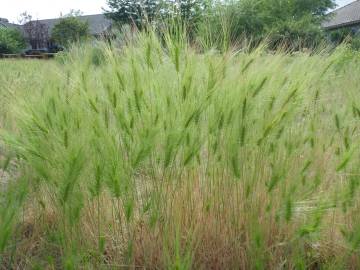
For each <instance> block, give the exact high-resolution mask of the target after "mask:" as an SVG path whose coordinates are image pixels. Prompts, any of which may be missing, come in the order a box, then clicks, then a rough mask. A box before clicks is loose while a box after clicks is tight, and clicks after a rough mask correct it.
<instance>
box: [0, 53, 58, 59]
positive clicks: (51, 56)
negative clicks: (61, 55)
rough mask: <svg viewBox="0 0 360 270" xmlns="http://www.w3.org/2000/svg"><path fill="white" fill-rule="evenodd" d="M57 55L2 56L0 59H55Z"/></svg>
mask: <svg viewBox="0 0 360 270" xmlns="http://www.w3.org/2000/svg"><path fill="white" fill-rule="evenodd" d="M55 55H56V53H41V54H37V55H27V54H0V58H13V59H14V58H15V59H19V58H21V59H44V60H46V59H51V58H54V57H55Z"/></svg>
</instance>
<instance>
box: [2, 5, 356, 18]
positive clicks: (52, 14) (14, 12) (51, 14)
mask: <svg viewBox="0 0 360 270" xmlns="http://www.w3.org/2000/svg"><path fill="white" fill-rule="evenodd" d="M352 1H353V0H337V4H338V5H339V6H343V5H346V4H348V3H350V2H352ZM0 6H1V8H0V18H7V19H9V21H10V22H15V23H17V22H18V20H19V17H20V16H19V15H20V14H21V13H22V12H24V11H27V12H28V13H29V14H31V15H32V16H33V19H50V18H56V17H59V16H60V14H61V13H62V14H66V13H68V12H69V11H70V10H71V9H75V10H81V11H82V12H83V13H84V15H89V14H97V13H102V8H105V7H106V0H0Z"/></svg>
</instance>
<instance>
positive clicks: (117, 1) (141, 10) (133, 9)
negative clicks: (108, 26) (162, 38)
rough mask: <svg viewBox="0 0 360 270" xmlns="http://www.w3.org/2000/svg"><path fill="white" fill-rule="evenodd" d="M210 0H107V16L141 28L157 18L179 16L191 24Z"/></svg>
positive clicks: (121, 23) (120, 22) (119, 22)
mask: <svg viewBox="0 0 360 270" xmlns="http://www.w3.org/2000/svg"><path fill="white" fill-rule="evenodd" d="M210 2H211V1H210V0H107V4H108V7H109V9H108V10H107V11H106V13H107V16H108V17H109V18H110V19H112V20H113V21H115V22H116V23H118V24H119V25H123V24H130V25H136V26H137V27H138V28H139V29H141V28H143V27H144V25H146V24H148V23H153V22H154V21H156V20H163V19H166V18H169V17H170V18H173V17H178V18H181V19H182V20H183V21H185V22H187V23H188V24H189V25H192V24H194V23H196V22H197V21H198V20H199V19H200V17H201V15H202V14H203V13H204V11H205V9H206V8H208V7H209V6H210V4H209V3H210Z"/></svg>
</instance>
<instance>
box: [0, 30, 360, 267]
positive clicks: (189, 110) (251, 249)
mask: <svg viewBox="0 0 360 270" xmlns="http://www.w3.org/2000/svg"><path fill="white" fill-rule="evenodd" d="M24 63H25V62H11V61H10V62H6V65H2V64H1V63H0V65H1V75H0V85H2V86H4V88H3V89H5V90H2V92H1V95H2V96H6V95H8V94H9V93H12V98H11V99H7V101H6V102H5V103H6V105H7V106H6V108H7V110H6V111H7V112H11V114H9V115H8V116H7V117H6V118H5V117H4V119H6V120H3V122H6V123H7V124H6V125H4V126H5V127H6V128H3V129H2V131H1V138H2V144H3V145H5V146H6V149H7V151H9V152H11V153H13V156H14V157H16V159H15V160H16V163H17V164H18V171H19V172H18V175H17V178H19V180H16V181H14V185H15V186H16V185H17V184H18V185H20V186H21V187H22V188H19V189H15V190H16V192H14V191H11V190H12V189H10V188H9V189H8V191H7V192H6V191H4V192H3V193H4V196H11V197H12V199H4V200H2V201H1V209H0V213H1V217H0V218H1V219H0V228H6V229H4V230H0V248H1V250H0V252H1V257H0V258H1V261H2V264H1V265H2V266H3V268H4V269H9V268H16V267H18V268H19V267H20V268H27V269H32V268H37V269H41V268H47V269H58V268H64V269H122V268H126V267H129V268H136V267H143V268H150V269H155V268H156V269H158V268H160V269H163V268H166V269H346V268H352V269H356V268H358V267H359V265H360V261H359V247H360V246H359V245H360V241H359V239H360V220H359V218H358V214H357V213H358V209H359V203H358V199H357V196H358V188H359V183H360V182H359V166H358V163H359V160H360V159H359V154H360V151H359V142H360V141H359V130H358V125H359V119H360V104H359V101H358V96H359V93H358V85H359V81H360V77H359V76H358V74H359V58H358V56H357V55H355V54H353V53H351V52H350V51H348V50H347V49H346V48H340V49H339V50H337V51H335V52H333V53H327V52H319V53H317V54H313V55H309V54H302V53H298V54H292V55H290V54H285V53H281V52H276V53H269V52H267V51H266V48H262V47H260V48H258V49H257V50H252V52H246V50H245V51H244V50H241V51H236V50H227V51H226V52H224V53H219V52H216V51H213V50H208V51H205V52H204V53H198V52H197V50H196V49H194V48H192V47H191V46H189V45H188V44H187V42H186V41H185V39H184V37H182V36H179V37H178V38H176V39H175V38H174V37H172V36H165V37H164V38H163V39H162V40H159V39H158V38H157V37H156V36H155V35H152V34H139V36H136V37H134V38H133V40H131V41H130V42H128V44H126V45H123V46H122V47H121V49H119V48H118V47H117V46H111V45H108V44H103V43H99V44H97V45H96V47H94V46H93V45H92V46H90V45H85V46H80V47H77V48H74V49H73V50H72V51H71V53H69V54H68V55H66V56H64V57H62V58H59V59H58V61H57V62H55V63H53V62H42V64H41V66H42V68H44V66H45V67H50V66H51V68H48V72H46V73H42V74H39V72H38V68H37V65H38V63H37V62H36V63H32V62H26V68H25V69H26V75H23V74H22V75H21V76H18V75H17V74H18V73H17V72H16V70H17V69H18V68H20V67H19V66H22V64H24ZM21 68H23V67H21ZM14 70H15V72H14ZM23 76H26V77H23ZM21 78H26V80H23V79H21ZM14 82H16V83H14ZM5 113H6V112H5ZM1 119H2V118H1ZM4 198H5V197H4ZM9 204H10V205H9Z"/></svg>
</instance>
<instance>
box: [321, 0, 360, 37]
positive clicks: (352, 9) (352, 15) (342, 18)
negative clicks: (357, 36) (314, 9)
mask: <svg viewBox="0 0 360 270" xmlns="http://www.w3.org/2000/svg"><path fill="white" fill-rule="evenodd" d="M357 24H360V0H356V1H354V2H352V3H350V4H348V5H346V6H344V7H342V8H339V9H337V10H334V11H333V12H331V13H330V14H329V19H328V20H327V21H325V22H324V23H323V27H324V28H325V29H328V30H331V29H337V28H341V27H346V26H352V25H357Z"/></svg>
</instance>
